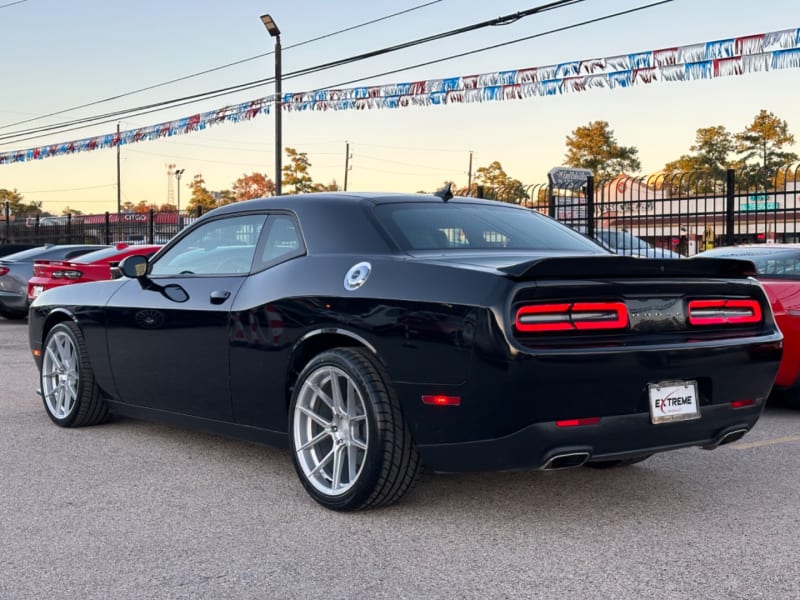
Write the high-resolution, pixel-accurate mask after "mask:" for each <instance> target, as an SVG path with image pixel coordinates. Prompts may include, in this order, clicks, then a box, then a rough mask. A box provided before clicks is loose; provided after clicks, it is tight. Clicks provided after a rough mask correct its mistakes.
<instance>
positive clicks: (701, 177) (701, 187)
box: [664, 125, 736, 194]
mask: <svg viewBox="0 0 800 600" xmlns="http://www.w3.org/2000/svg"><path fill="white" fill-rule="evenodd" d="M694 139H695V143H694V144H693V145H692V146H690V147H689V150H690V151H691V152H692V154H684V155H682V156H681V157H680V158H679V159H677V160H673V161H672V162H668V163H667V164H666V165H664V171H665V173H666V175H667V177H668V179H669V182H670V185H671V186H672V191H673V193H675V192H678V191H680V192H682V193H689V192H692V193H696V194H703V193H713V192H718V191H720V190H721V189H723V187H724V185H725V171H726V170H727V169H729V168H733V167H734V166H735V165H736V163H735V162H731V160H730V158H729V156H730V154H731V153H732V152H734V150H735V148H736V147H735V143H734V138H733V135H732V134H731V133H730V132H729V131H728V130H727V129H725V127H724V126H722V125H717V126H714V127H701V128H700V129H698V130H697V132H696V133H695V138H694ZM678 173H680V174H682V175H681V176H680V177H677V176H675V175H676V174H678ZM683 174H685V175H683Z"/></svg>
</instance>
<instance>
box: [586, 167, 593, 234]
mask: <svg viewBox="0 0 800 600" xmlns="http://www.w3.org/2000/svg"><path fill="white" fill-rule="evenodd" d="M586 233H587V235H588V236H589V237H594V175H589V176H588V177H587V178H586Z"/></svg>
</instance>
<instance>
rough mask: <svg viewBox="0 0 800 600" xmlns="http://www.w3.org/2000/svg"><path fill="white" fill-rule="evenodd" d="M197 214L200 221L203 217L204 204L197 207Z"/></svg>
mask: <svg viewBox="0 0 800 600" xmlns="http://www.w3.org/2000/svg"><path fill="white" fill-rule="evenodd" d="M196 213H197V218H198V219H199V218H200V217H202V216H203V205H202V204H198V205H197V211H196Z"/></svg>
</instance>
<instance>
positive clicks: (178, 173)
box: [175, 169, 186, 212]
mask: <svg viewBox="0 0 800 600" xmlns="http://www.w3.org/2000/svg"><path fill="white" fill-rule="evenodd" d="M185 170H186V169H175V180H176V181H177V182H178V212H181V175H183V172H184V171H185Z"/></svg>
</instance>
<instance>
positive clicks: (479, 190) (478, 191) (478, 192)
mask: <svg viewBox="0 0 800 600" xmlns="http://www.w3.org/2000/svg"><path fill="white" fill-rule="evenodd" d="M475 197H476V198H483V186H482V185H479V186H477V187H476V188H475Z"/></svg>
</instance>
